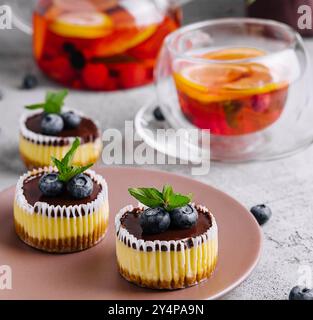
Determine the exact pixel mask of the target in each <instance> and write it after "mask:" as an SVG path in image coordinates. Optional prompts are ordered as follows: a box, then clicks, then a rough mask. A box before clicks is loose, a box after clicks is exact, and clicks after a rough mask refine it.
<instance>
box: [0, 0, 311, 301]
mask: <svg viewBox="0 0 313 320" xmlns="http://www.w3.org/2000/svg"><path fill="white" fill-rule="evenodd" d="M196 1H199V2H200V1H201V2H202V3H204V4H205V5H204V7H206V3H209V2H210V3H211V1H209V0H196ZM212 2H213V3H214V5H212V4H210V8H211V9H210V13H209V15H211V14H214V15H218V16H220V15H227V10H226V11H225V10H221V7H220V6H219V5H218V4H217V2H219V3H221V2H222V1H215V2H214V1H212ZM223 2H224V3H226V2H227V3H228V4H230V3H232V8H234V9H235V10H238V8H237V7H238V3H239V2H240V1H239V2H238V1H232V0H229V1H223ZM190 10H194V11H193V14H195V15H197V14H198V13H199V12H200V11H199V10H200V9H197V8H195V9H190ZM188 12H189V13H190V14H189V18H190V19H194V18H192V17H193V15H191V12H192V11H188ZM201 13H202V14H203V11H202V10H201ZM20 39H26V40H20ZM0 43H1V48H0V50H2V51H1V53H0V88H1V90H2V91H3V95H4V97H3V100H2V101H0V111H1V114H0V189H3V188H6V187H8V186H10V185H13V184H15V183H16V180H17V178H18V177H19V175H20V174H21V173H22V172H23V171H24V168H23V165H22V164H21V162H20V160H19V157H18V151H17V148H18V140H17V139H18V123H17V119H18V117H19V115H20V114H21V113H22V112H23V109H22V106H23V105H25V104H27V103H32V102H34V101H38V100H40V99H42V97H43V94H44V91H45V90H46V89H47V88H48V87H49V88H50V87H51V86H53V84H51V83H50V82H48V81H47V80H45V79H44V78H43V77H42V76H40V84H41V85H40V87H39V88H38V89H36V90H33V91H21V90H19V89H18V86H19V85H20V82H21V78H22V75H23V74H24V73H25V71H26V70H28V69H33V68H34V66H33V62H32V58H31V56H30V54H28V53H27V52H29V51H30V42H29V39H28V40H27V38H26V37H24V36H21V35H20V34H19V33H18V32H17V31H9V32H6V33H5V34H4V32H2V31H0ZM307 45H308V46H310V47H312V43H311V42H310V43H309V42H307ZM21 47H23V48H21ZM310 52H311V53H312V56H313V50H310ZM153 98H154V90H153V87H145V88H142V89H138V90H132V91H128V92H120V93H112V94H102V93H82V92H72V93H71V95H70V97H69V99H68V102H69V104H70V105H71V106H73V107H75V108H77V109H81V110H83V111H85V112H88V113H89V114H90V115H91V116H92V117H94V118H98V119H100V122H101V125H102V127H103V128H108V127H111V128H123V125H124V120H132V119H133V117H134V115H135V113H136V111H137V110H138V109H139V108H140V106H141V105H142V104H143V103H144V102H145V101H148V100H150V99H153ZM121 115H123V117H121ZM312 159H313V149H312V148H310V149H307V150H305V151H303V152H301V153H299V154H297V155H296V156H293V157H290V158H287V159H283V160H279V161H273V162H266V163H248V164H236V165H227V164H221V163H217V164H213V165H212V167H211V172H210V174H209V175H208V176H203V177H199V178H198V179H199V180H201V181H203V182H205V183H208V184H211V185H213V186H216V187H217V188H219V189H221V190H223V191H225V192H227V193H229V194H230V195H232V196H234V197H235V198H237V199H238V200H239V201H241V202H242V203H243V204H244V205H245V206H246V207H247V208H249V207H251V206H252V205H255V204H258V203H267V204H268V205H270V207H271V208H272V210H273V213H274V215H273V218H272V220H271V221H270V223H269V224H268V225H266V226H265V227H264V228H263V231H264V240H265V241H264V249H263V255H262V258H261V261H260V264H259V265H258V267H257V269H256V270H255V272H254V273H253V274H252V275H251V277H250V278H249V279H248V280H247V281H245V282H244V283H243V284H242V285H241V286H240V287H238V288H237V289H236V290H234V291H233V292H232V293H230V294H229V295H228V296H226V297H225V299H286V298H287V296H288V293H289V290H290V288H291V287H293V286H294V285H295V284H296V281H297V278H298V276H299V275H298V273H297V271H298V268H299V267H300V266H301V265H309V266H311V267H313V254H312V251H313V223H312V219H313V216H312V215H313V214H312V203H313V200H312V199H313V196H312V195H313V183H312V181H313V170H312ZM158 169H163V170H167V171H173V172H175V173H180V174H185V175H188V174H189V172H190V168H188V167H186V166H164V167H158ZM238 250H240V248H238Z"/></svg>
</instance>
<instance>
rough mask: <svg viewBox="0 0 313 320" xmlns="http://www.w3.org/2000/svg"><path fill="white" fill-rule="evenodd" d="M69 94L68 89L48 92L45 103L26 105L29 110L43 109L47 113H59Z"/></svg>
mask: <svg viewBox="0 0 313 320" xmlns="http://www.w3.org/2000/svg"><path fill="white" fill-rule="evenodd" d="M67 95H68V90H61V91H58V92H47V94H46V99H45V102H44V103H37V104H32V105H29V106H26V107H25V108H26V109H28V110H38V109H43V110H44V112H45V113H56V114H59V113H61V111H62V107H63V105H64V99H65V98H66V96H67Z"/></svg>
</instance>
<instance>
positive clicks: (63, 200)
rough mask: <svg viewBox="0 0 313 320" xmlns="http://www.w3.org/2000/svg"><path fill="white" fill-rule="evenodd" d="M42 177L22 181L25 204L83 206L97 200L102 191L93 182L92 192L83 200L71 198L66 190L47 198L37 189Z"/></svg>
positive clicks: (32, 177) (37, 176) (39, 175)
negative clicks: (40, 203) (41, 203)
mask: <svg viewBox="0 0 313 320" xmlns="http://www.w3.org/2000/svg"><path fill="white" fill-rule="evenodd" d="M42 176H43V173H42V174H38V175H36V176H31V177H29V178H28V179H26V180H25V181H24V185H23V191H24V196H25V198H26V200H27V202H28V203H29V204H30V205H31V206H34V205H35V204H36V203H37V202H44V203H47V204H48V205H53V206H61V207H62V206H66V207H69V206H75V205H83V204H87V203H90V202H92V201H94V200H96V199H97V197H98V195H99V193H100V192H101V191H102V187H101V185H99V184H97V183H96V182H95V181H93V192H92V194H91V195H90V196H89V197H86V198H83V199H75V198H73V197H72V196H71V195H70V194H69V192H68V191H67V190H64V191H63V193H62V194H61V195H59V196H57V197H47V196H45V195H43V194H42V192H41V191H40V189H39V180H40V178H41V177H42Z"/></svg>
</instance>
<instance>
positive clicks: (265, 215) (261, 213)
mask: <svg viewBox="0 0 313 320" xmlns="http://www.w3.org/2000/svg"><path fill="white" fill-rule="evenodd" d="M250 212H251V213H252V214H253V216H254V217H255V219H256V220H257V222H258V223H259V225H260V226H262V225H264V224H265V223H266V222H267V221H268V220H269V219H270V218H271V216H272V210H271V209H270V208H269V207H268V206H266V205H265V204H259V205H256V206H254V207H252V208H251V210H250Z"/></svg>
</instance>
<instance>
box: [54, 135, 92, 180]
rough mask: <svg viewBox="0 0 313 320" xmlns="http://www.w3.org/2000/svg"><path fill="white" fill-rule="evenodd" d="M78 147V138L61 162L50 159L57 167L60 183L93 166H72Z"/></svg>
mask: <svg viewBox="0 0 313 320" xmlns="http://www.w3.org/2000/svg"><path fill="white" fill-rule="evenodd" d="M79 146H80V141H79V139H78V138H76V139H75V141H74V142H73V144H72V147H71V149H70V150H69V152H68V153H67V154H66V155H65V157H64V158H63V159H62V160H58V159H56V158H54V157H52V162H53V164H54V165H55V166H56V167H57V169H58V171H59V180H60V181H62V182H68V181H69V180H71V179H72V178H74V177H75V176H77V175H79V174H81V173H83V172H85V171H86V170H87V169H89V168H90V167H92V166H93V163H92V164H89V165H87V166H83V167H81V166H73V165H72V162H73V158H74V155H75V152H76V150H77V149H78V147H79Z"/></svg>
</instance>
